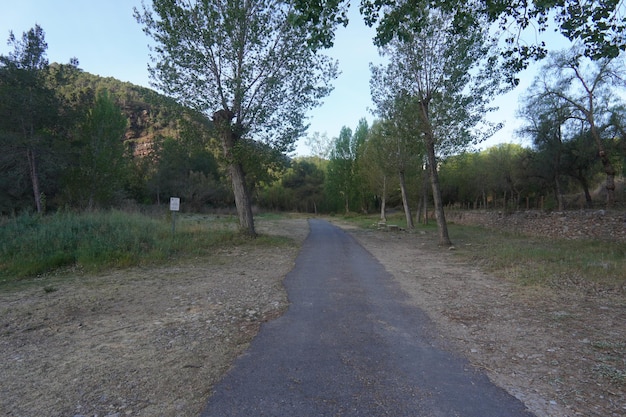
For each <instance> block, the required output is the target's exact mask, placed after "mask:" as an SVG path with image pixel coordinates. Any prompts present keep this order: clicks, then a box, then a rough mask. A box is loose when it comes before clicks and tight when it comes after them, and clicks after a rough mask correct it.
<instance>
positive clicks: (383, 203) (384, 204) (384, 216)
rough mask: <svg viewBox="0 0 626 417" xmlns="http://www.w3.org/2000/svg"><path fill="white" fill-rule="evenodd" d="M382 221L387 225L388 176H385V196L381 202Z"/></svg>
mask: <svg viewBox="0 0 626 417" xmlns="http://www.w3.org/2000/svg"><path fill="white" fill-rule="evenodd" d="M380 220H381V221H383V222H385V223H387V176H386V175H383V195H382V198H381V201H380Z"/></svg>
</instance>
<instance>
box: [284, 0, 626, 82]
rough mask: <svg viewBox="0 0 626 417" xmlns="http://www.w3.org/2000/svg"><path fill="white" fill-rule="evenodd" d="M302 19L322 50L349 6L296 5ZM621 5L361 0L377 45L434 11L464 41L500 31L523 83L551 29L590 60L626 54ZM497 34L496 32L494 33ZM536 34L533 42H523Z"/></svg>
mask: <svg viewBox="0 0 626 417" xmlns="http://www.w3.org/2000/svg"><path fill="white" fill-rule="evenodd" d="M294 4H295V6H296V9H297V10H298V11H299V12H300V13H301V21H302V24H303V25H304V24H308V25H311V26H313V27H314V28H316V29H317V30H315V31H314V32H313V33H315V35H316V36H315V37H314V39H315V40H316V42H317V43H319V44H322V45H328V44H332V41H333V38H334V29H335V27H336V26H337V23H343V24H346V22H347V19H346V16H345V8H344V7H345V6H346V5H347V4H349V2H348V1H341V0H334V1H329V2H318V1H311V0H294ZM623 6H624V5H623V2H622V1H621V0H608V1H607V0H593V1H586V2H581V1H579V0H558V1H552V0H550V1H532V2H529V1H526V0H514V1H490V0H480V1H473V2H467V1H466V0H403V1H392V0H361V1H360V10H361V13H362V14H363V16H364V19H365V22H366V23H367V24H368V25H371V26H373V25H377V26H376V32H377V34H376V38H375V43H376V44H377V45H379V46H385V45H387V44H389V43H390V42H391V41H392V40H393V39H394V38H402V37H403V36H405V35H406V32H405V31H406V28H407V27H412V28H414V29H420V28H423V27H424V26H425V25H427V24H428V23H427V18H426V15H427V14H428V12H429V11H432V10H439V11H442V12H444V13H448V14H450V15H452V16H454V19H453V29H454V31H455V32H456V33H458V34H460V35H461V36H471V34H472V33H473V32H474V31H475V30H476V28H477V27H484V28H486V27H489V26H496V27H497V29H499V30H493V33H494V34H495V36H494V37H495V38H496V39H497V40H503V41H504V42H503V44H504V45H503V46H502V47H501V48H499V50H497V51H494V55H493V59H496V58H497V57H498V55H499V56H500V57H502V58H503V59H504V60H505V63H506V68H507V76H508V78H509V79H510V80H511V81H512V82H517V80H516V75H517V73H519V71H521V70H522V69H525V68H526V67H527V66H528V64H529V63H530V62H531V61H532V60H536V59H541V58H544V57H545V56H546V53H547V46H546V43H545V41H544V40H543V39H542V35H543V34H544V33H546V32H548V28H549V27H556V28H557V30H558V31H559V32H560V33H561V34H563V35H564V36H565V37H566V38H568V39H569V40H571V41H572V42H577V43H580V44H583V45H584V46H585V49H584V54H585V55H586V56H588V57H591V58H593V59H600V58H614V57H616V56H617V55H618V54H619V53H620V52H621V51H625V50H626V36H624V34H625V33H626V18H624V9H623ZM494 29H495V28H494ZM529 31H532V35H533V40H534V42H533V41H531V42H530V43H529V42H528V41H527V40H526V39H522V37H523V35H524V34H525V33H526V32H529Z"/></svg>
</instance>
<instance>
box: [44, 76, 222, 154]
mask: <svg viewBox="0 0 626 417" xmlns="http://www.w3.org/2000/svg"><path fill="white" fill-rule="evenodd" d="M55 67H56V68H57V69H60V68H61V67H62V66H61V65H59V64H52V65H51V68H52V69H53V71H54V68H55ZM68 81H69V83H68V84H66V85H64V86H62V87H60V88H62V89H63V92H62V94H63V95H65V96H66V97H71V98H72V99H73V100H76V99H77V98H79V100H81V101H83V100H89V99H90V98H92V97H95V94H96V92H98V91H100V90H104V89H106V90H108V91H109V93H110V95H111V96H112V97H113V98H114V99H115V101H116V103H117V104H118V105H119V106H120V108H121V110H122V112H123V113H124V115H125V116H126V118H127V119H128V128H127V131H126V135H125V140H126V141H127V142H128V144H129V146H130V147H131V148H132V149H133V150H134V154H135V155H136V156H143V155H146V154H147V153H148V152H149V150H150V147H151V144H152V142H153V141H154V138H156V137H159V136H162V137H173V138H178V137H179V136H180V132H181V129H182V124H183V122H184V121H187V122H192V123H193V124H197V125H200V126H203V127H205V128H208V127H210V125H211V121H210V120H209V119H208V118H206V117H205V116H204V115H202V114H200V113H198V112H196V111H194V110H192V109H189V108H187V107H184V106H182V105H180V104H179V103H177V102H176V101H175V100H174V99H172V98H170V97H167V96H165V95H163V94H160V93H158V92H156V91H154V90H151V89H149V88H146V87H142V86H138V85H135V84H132V83H128V82H124V81H120V80H118V79H116V78H113V77H101V76H98V75H94V74H91V73H88V72H84V71H82V70H76V71H74V73H73V74H72V76H71V77H69V79H68Z"/></svg>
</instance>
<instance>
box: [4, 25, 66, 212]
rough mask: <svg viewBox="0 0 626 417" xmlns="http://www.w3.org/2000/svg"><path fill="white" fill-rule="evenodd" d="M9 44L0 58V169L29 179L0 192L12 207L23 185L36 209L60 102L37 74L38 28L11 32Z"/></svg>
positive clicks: (45, 190) (40, 66) (40, 62)
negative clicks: (18, 34)
mask: <svg viewBox="0 0 626 417" xmlns="http://www.w3.org/2000/svg"><path fill="white" fill-rule="evenodd" d="M9 45H12V46H13V47H14V50H13V51H12V52H11V53H9V55H8V56H0V140H1V142H0V167H2V168H3V171H4V170H6V172H7V173H8V174H9V175H11V176H13V177H18V178H19V177H22V176H23V177H28V179H29V181H28V182H26V181H23V182H18V184H20V185H22V186H23V187H25V188H23V189H22V190H16V189H14V188H13V187H11V188H13V189H11V188H9V189H3V190H2V191H1V192H0V195H2V194H4V196H6V197H8V200H9V206H10V208H13V204H15V203H18V202H19V201H20V200H22V199H23V195H25V194H26V193H27V190H28V189H29V190H28V191H30V195H31V196H32V197H33V200H32V201H33V202H34V205H33V206H34V207H35V208H36V210H37V211H38V212H42V211H43V210H44V208H45V207H44V205H43V204H42V195H45V194H49V193H50V192H51V190H52V188H53V184H51V183H48V182H44V179H45V176H46V174H48V173H50V172H51V171H54V165H55V164H54V160H53V158H52V155H53V153H54V152H53V151H54V149H55V147H54V138H55V136H56V134H57V131H58V130H59V129H58V127H59V126H58V123H59V113H60V105H59V103H58V101H57V99H56V96H55V93H54V91H53V90H52V89H51V88H49V87H48V86H47V85H46V83H45V78H44V77H43V74H44V73H45V71H46V70H47V68H48V60H47V59H46V56H45V52H46V49H47V47H48V45H47V44H46V42H45V34H44V32H43V29H41V27H39V26H38V25H37V26H35V27H34V28H33V29H31V30H30V31H28V32H26V33H24V34H23V35H22V39H21V41H20V40H17V39H16V38H15V36H14V35H13V33H12V32H11V34H10V37H9ZM27 184H28V185H27ZM26 187H28V188H26Z"/></svg>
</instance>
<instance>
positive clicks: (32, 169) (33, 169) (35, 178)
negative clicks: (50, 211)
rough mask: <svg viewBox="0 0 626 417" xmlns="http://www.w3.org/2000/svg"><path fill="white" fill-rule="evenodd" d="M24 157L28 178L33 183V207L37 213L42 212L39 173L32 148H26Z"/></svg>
mask: <svg viewBox="0 0 626 417" xmlns="http://www.w3.org/2000/svg"><path fill="white" fill-rule="evenodd" d="M26 157H27V158H28V170H29V173H30V180H31V183H32V185H33V197H34V198H35V207H36V208H37V213H42V212H43V206H42V204H41V191H40V190H39V174H38V172H37V158H36V154H35V150H34V149H30V148H29V149H28V150H27V151H26Z"/></svg>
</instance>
